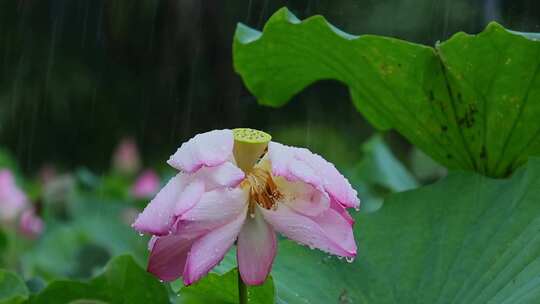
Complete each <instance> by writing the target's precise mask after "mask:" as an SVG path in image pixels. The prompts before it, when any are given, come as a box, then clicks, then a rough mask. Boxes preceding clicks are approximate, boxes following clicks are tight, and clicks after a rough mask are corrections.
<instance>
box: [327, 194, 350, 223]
mask: <svg viewBox="0 0 540 304" xmlns="http://www.w3.org/2000/svg"><path fill="white" fill-rule="evenodd" d="M330 208H332V209H334V210H335V211H336V212H337V213H339V214H340V215H341V216H342V217H343V218H344V219H345V220H346V221H347V223H349V224H350V225H351V226H352V225H354V219H353V218H352V216H351V215H350V214H349V212H347V209H346V208H345V207H343V205H341V204H340V203H338V202H336V201H335V200H330Z"/></svg>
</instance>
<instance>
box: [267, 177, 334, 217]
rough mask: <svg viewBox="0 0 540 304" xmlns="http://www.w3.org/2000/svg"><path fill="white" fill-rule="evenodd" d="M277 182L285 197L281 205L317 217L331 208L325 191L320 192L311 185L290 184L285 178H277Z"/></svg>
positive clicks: (302, 183)
mask: <svg viewBox="0 0 540 304" xmlns="http://www.w3.org/2000/svg"><path fill="white" fill-rule="evenodd" d="M275 182H276V184H277V186H278V189H279V191H280V192H281V194H282V196H283V197H282V199H281V200H280V201H279V203H282V204H286V205H287V206H289V207H290V208H292V209H294V210H295V211H296V212H299V213H301V214H304V215H307V216H316V215H319V214H321V213H322V212H324V211H326V209H328V208H329V206H330V199H329V198H328V195H327V194H326V192H324V190H323V191H319V190H317V189H315V188H313V186H311V185H310V184H306V183H304V182H289V181H287V180H285V179H283V178H277V179H276V180H275Z"/></svg>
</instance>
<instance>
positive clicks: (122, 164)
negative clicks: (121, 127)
mask: <svg viewBox="0 0 540 304" xmlns="http://www.w3.org/2000/svg"><path fill="white" fill-rule="evenodd" d="M140 167H141V160H140V157H139V150H138V149H137V144H135V141H134V140H133V139H132V138H124V139H123V140H122V141H121V142H120V144H118V147H117V148H116V150H115V151H114V154H113V168H114V169H115V170H116V171H118V172H120V173H123V174H127V175H131V174H134V173H135V172H137V171H138V170H139V169H140Z"/></svg>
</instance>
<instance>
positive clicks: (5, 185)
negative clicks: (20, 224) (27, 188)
mask: <svg viewBox="0 0 540 304" xmlns="http://www.w3.org/2000/svg"><path fill="white" fill-rule="evenodd" d="M27 204H28V201H27V198H26V195H25V194H24V192H22V191H21V190H20V189H19V188H18V187H17V185H16V184H15V178H14V177H13V174H12V173H11V171H9V170H8V169H2V170H0V221H2V222H10V221H13V220H15V218H16V217H17V216H18V215H19V213H21V212H22V211H23V209H24V208H26V206H27Z"/></svg>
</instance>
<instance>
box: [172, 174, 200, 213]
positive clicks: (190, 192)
mask: <svg viewBox="0 0 540 304" xmlns="http://www.w3.org/2000/svg"><path fill="white" fill-rule="evenodd" d="M203 193H204V182H203V181H202V180H200V179H195V180H193V181H192V182H190V183H189V184H188V185H187V186H186V187H185V188H184V189H183V190H182V192H181V193H180V195H179V196H178V199H177V202H176V205H175V208H174V214H175V215H177V216H178V215H181V214H182V213H184V212H186V211H188V210H189V209H191V208H193V206H195V204H197V203H198V202H199V200H200V199H201V197H202V195H203Z"/></svg>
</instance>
